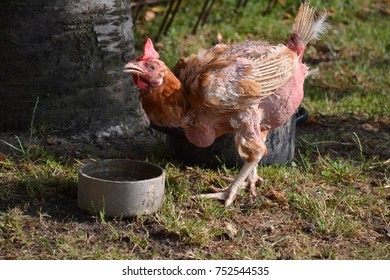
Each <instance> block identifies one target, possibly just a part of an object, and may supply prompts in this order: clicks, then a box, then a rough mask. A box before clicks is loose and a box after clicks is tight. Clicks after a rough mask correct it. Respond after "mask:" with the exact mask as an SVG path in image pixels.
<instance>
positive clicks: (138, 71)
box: [123, 62, 144, 75]
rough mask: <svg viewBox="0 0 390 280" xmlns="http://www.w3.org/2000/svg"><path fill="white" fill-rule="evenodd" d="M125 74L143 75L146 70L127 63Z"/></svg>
mask: <svg viewBox="0 0 390 280" xmlns="http://www.w3.org/2000/svg"><path fill="white" fill-rule="evenodd" d="M123 72H125V73H131V74H136V75H143V74H144V70H143V69H142V68H141V67H139V66H138V65H137V64H136V63H133V62H129V63H127V64H126V65H125V68H124V70H123Z"/></svg>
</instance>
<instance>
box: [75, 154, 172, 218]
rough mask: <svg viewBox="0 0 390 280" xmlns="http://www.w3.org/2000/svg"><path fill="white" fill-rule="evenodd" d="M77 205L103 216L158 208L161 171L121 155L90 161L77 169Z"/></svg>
mask: <svg viewBox="0 0 390 280" xmlns="http://www.w3.org/2000/svg"><path fill="white" fill-rule="evenodd" d="M78 173H79V176H78V190H77V205H78V206H79V208H81V209H82V210H85V211H89V212H97V211H102V212H104V214H105V215H106V216H107V217H115V216H116V217H132V216H137V215H143V214H151V213H154V212H156V211H157V210H159V209H160V208H161V206H162V203H163V199H164V187H165V172H164V170H163V169H162V168H161V167H160V166H157V165H155V164H151V163H147V162H142V161H136V160H125V159H107V160H101V161H97V162H91V163H88V164H85V165H83V166H82V167H80V169H79V172H78Z"/></svg>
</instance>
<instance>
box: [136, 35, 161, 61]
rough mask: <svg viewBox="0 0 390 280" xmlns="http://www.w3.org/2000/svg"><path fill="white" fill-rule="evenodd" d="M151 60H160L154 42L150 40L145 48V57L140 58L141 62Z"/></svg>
mask: <svg viewBox="0 0 390 280" xmlns="http://www.w3.org/2000/svg"><path fill="white" fill-rule="evenodd" d="M149 58H160V55H159V54H158V52H157V51H156V50H155V49H154V46H153V42H152V40H151V39H150V38H148V39H147V40H146V43H145V46H144V55H143V56H142V57H141V58H140V60H145V59H149Z"/></svg>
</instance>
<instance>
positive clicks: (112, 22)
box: [0, 0, 138, 134]
mask: <svg viewBox="0 0 390 280" xmlns="http://www.w3.org/2000/svg"><path fill="white" fill-rule="evenodd" d="M132 27H133V26H132V21H131V10H130V0H34V1H30V0H1V3H0V38H1V40H0V61H1V67H0V132H5V131H21V130H28V129H29V128H30V124H31V121H32V120H33V113H34V124H35V126H39V127H40V128H41V129H45V130H46V131H52V130H56V131H58V132H59V133H62V134H69V133H78V132H80V131H82V130H84V129H87V128H88V129H90V128H93V127H96V128H98V127H102V126H104V125H105V124H108V123H115V122H117V123H118V122H120V121H121V120H123V118H124V117H127V116H128V115H129V114H128V112H127V110H128V108H131V107H133V108H137V107H138V105H135V104H137V103H138V97H137V95H136V94H132V93H131V92H130V91H134V87H133V86H131V85H130V82H129V80H130V79H129V77H128V76H126V75H124V74H123V73H122V69H123V65H124V64H125V62H126V61H128V60H130V59H131V58H132V56H133V55H134V43H133V33H132ZM38 98H39V100H38ZM132 104H133V105H132ZM35 105H37V106H36V110H34V107H35Z"/></svg>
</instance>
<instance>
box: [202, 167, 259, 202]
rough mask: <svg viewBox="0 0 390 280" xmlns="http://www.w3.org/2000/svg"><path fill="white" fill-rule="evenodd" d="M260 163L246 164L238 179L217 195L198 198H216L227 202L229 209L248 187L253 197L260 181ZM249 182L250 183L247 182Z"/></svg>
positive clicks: (203, 195)
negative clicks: (258, 171) (238, 195)
mask: <svg viewBox="0 0 390 280" xmlns="http://www.w3.org/2000/svg"><path fill="white" fill-rule="evenodd" d="M258 162H259V161H254V162H245V164H244V166H243V167H242V169H241V171H240V173H239V174H238V176H237V178H236V179H235V180H234V181H233V182H232V183H231V184H230V186H229V187H228V188H227V189H225V190H221V191H219V192H216V193H208V194H201V195H198V196H197V197H205V198H215V199H219V200H224V201H225V206H226V207H228V206H230V205H231V204H232V202H233V201H234V200H235V198H236V197H237V194H238V192H239V191H240V190H241V189H242V188H243V187H244V186H245V185H248V189H249V192H250V194H251V195H256V190H255V188H256V182H257V181H258V180H259V178H260V177H259V176H258V175H257V164H258ZM246 180H248V182H246Z"/></svg>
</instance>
